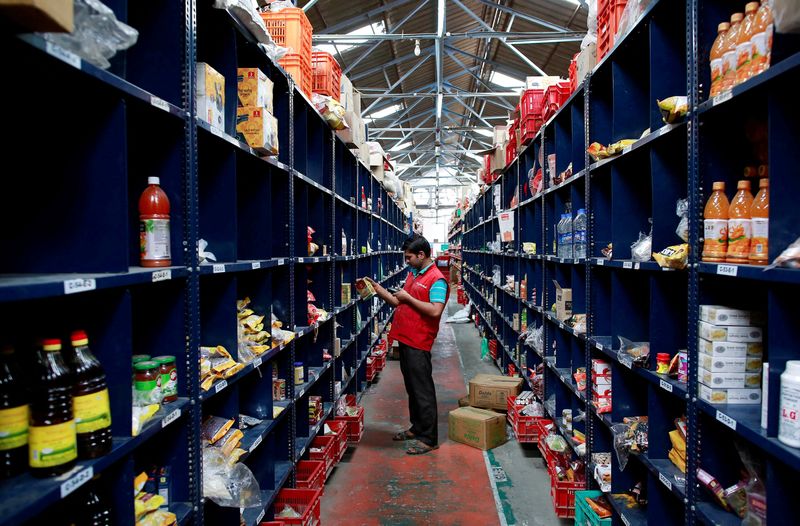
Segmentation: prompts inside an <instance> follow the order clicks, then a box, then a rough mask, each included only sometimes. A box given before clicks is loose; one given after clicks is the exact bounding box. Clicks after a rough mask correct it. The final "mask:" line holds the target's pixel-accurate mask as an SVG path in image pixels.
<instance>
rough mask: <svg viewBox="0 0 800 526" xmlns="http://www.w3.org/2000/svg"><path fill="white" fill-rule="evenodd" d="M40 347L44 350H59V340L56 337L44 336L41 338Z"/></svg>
mask: <svg viewBox="0 0 800 526" xmlns="http://www.w3.org/2000/svg"><path fill="white" fill-rule="evenodd" d="M42 349H44V350H45V351H60V350H61V340H59V339H58V338H46V339H44V340H42Z"/></svg>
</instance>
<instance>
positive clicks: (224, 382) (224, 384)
mask: <svg viewBox="0 0 800 526" xmlns="http://www.w3.org/2000/svg"><path fill="white" fill-rule="evenodd" d="M226 387H228V381H227V380H222V381H221V382H219V383H217V385H215V386H214V393H219V392H220V391H222V390H223V389H225V388H226Z"/></svg>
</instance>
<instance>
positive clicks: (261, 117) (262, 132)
mask: <svg viewBox="0 0 800 526" xmlns="http://www.w3.org/2000/svg"><path fill="white" fill-rule="evenodd" d="M236 134H237V136H238V137H239V140H241V141H244V142H247V144H248V145H249V146H250V147H251V148H253V149H254V150H256V151H257V152H259V153H263V154H266V155H277V154H278V119H276V118H275V117H273V116H272V115H270V114H269V113H268V112H267V110H266V109H265V108H261V107H254V106H251V107H248V108H237V109H236Z"/></svg>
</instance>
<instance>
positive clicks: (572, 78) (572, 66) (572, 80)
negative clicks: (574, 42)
mask: <svg viewBox="0 0 800 526" xmlns="http://www.w3.org/2000/svg"><path fill="white" fill-rule="evenodd" d="M569 89H570V93H572V92H574V91H575V90H576V89H578V53H575V55H574V56H573V57H572V60H570V61H569Z"/></svg>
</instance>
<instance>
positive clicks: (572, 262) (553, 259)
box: [542, 255, 586, 265]
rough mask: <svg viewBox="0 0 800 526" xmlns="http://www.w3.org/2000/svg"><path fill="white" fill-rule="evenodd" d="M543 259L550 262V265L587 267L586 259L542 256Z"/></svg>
mask: <svg viewBox="0 0 800 526" xmlns="http://www.w3.org/2000/svg"><path fill="white" fill-rule="evenodd" d="M542 259H544V260H545V261H548V262H550V263H559V264H562V265H585V264H586V259H585V258H577V259H573V258H560V257H556V256H552V255H547V256H542Z"/></svg>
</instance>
